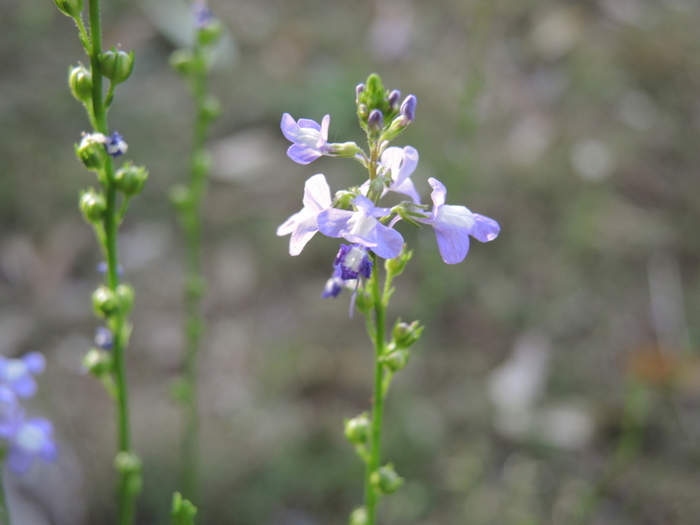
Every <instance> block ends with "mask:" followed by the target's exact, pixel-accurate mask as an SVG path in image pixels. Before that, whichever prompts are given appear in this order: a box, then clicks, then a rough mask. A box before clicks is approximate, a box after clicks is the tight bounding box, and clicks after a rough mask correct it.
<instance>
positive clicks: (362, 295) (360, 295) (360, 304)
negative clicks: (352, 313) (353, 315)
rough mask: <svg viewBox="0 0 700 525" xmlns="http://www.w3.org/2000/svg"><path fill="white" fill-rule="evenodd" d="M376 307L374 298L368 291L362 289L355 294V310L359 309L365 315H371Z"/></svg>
mask: <svg viewBox="0 0 700 525" xmlns="http://www.w3.org/2000/svg"><path fill="white" fill-rule="evenodd" d="M373 307H374V301H373V300H372V296H371V295H370V293H369V292H368V291H367V290H364V289H362V288H360V289H359V290H357V292H356V293H355V308H357V309H358V311H360V312H361V313H363V314H364V315H369V313H370V312H371V311H372V308H373Z"/></svg>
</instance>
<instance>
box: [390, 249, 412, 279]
mask: <svg viewBox="0 0 700 525" xmlns="http://www.w3.org/2000/svg"><path fill="white" fill-rule="evenodd" d="M411 257H413V250H407V249H406V245H405V244H404V246H403V249H402V250H401V253H399V255H398V256H397V257H394V258H393V259H387V260H386V261H385V262H384V268H385V269H386V271H387V272H389V273H391V274H392V275H393V276H397V275H401V274H402V273H403V271H404V269H405V268H406V265H407V264H408V261H410V260H411Z"/></svg>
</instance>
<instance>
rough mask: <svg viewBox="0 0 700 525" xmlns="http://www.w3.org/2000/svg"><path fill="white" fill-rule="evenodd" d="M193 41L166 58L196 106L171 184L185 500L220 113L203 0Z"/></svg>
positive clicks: (216, 31)
mask: <svg viewBox="0 0 700 525" xmlns="http://www.w3.org/2000/svg"><path fill="white" fill-rule="evenodd" d="M192 17H193V25H194V28H195V42H194V46H193V48H192V49H179V50H177V51H175V52H174V53H173V54H172V56H171V59H170V62H171V64H172V66H173V68H174V69H175V70H176V71H177V72H178V73H180V74H181V75H182V77H183V78H184V80H185V82H186V83H187V85H188V87H189V89H190V92H191V94H192V98H193V99H194V103H195V107H196V118H195V122H194V136H193V139H192V153H191V159H190V176H189V182H188V184H187V185H184V184H178V185H176V186H174V187H173V188H172V189H171V192H170V197H171V201H172V202H173V204H174V205H175V207H176V209H177V212H178V215H179V219H180V223H181V225H182V229H183V232H184V236H185V247H186V261H185V266H186V268H185V273H186V275H185V310H186V316H187V319H186V321H185V340H186V346H185V355H184V365H183V373H182V377H181V378H180V380H179V381H178V382H177V384H176V388H175V389H174V394H175V397H176V398H177V399H178V400H179V401H181V403H182V405H183V408H184V417H185V423H184V437H183V442H182V456H181V461H182V492H183V493H184V495H185V496H187V497H189V498H190V499H191V500H194V499H195V498H196V487H197V478H198V475H197V471H198V462H197V458H198V450H197V448H198V447H197V443H198V432H199V416H198V409H197V356H198V354H199V346H200V340H201V337H202V333H203V331H204V319H203V317H202V312H201V300H202V297H203V295H204V292H205V283H204V277H203V276H202V270H201V255H200V251H201V237H202V223H201V215H202V202H203V199H204V194H205V191H206V188H207V176H208V173H209V166H210V160H209V156H208V153H207V150H206V148H205V143H206V139H207V135H208V132H209V129H210V126H211V124H212V123H213V122H214V120H216V118H217V117H218V116H219V114H220V113H221V107H220V104H219V102H218V100H216V98H214V97H213V96H212V95H211V94H209V92H208V76H209V71H210V69H211V63H212V53H213V51H214V49H215V46H216V44H217V43H218V41H219V39H220V37H221V32H222V25H221V22H220V21H219V20H218V19H217V18H216V17H215V16H214V14H213V13H212V12H211V10H210V9H209V7H208V6H207V4H206V2H204V1H202V0H197V1H195V2H194V3H193V4H192Z"/></svg>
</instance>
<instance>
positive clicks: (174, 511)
mask: <svg viewBox="0 0 700 525" xmlns="http://www.w3.org/2000/svg"><path fill="white" fill-rule="evenodd" d="M196 515H197V507H195V506H194V505H193V504H192V502H191V501H189V500H186V499H184V498H183V497H182V494H180V493H179V492H175V493H174V494H173V506H172V508H171V510H170V517H171V518H172V520H173V523H177V524H183V525H184V524H186V523H194V518H195V516H196Z"/></svg>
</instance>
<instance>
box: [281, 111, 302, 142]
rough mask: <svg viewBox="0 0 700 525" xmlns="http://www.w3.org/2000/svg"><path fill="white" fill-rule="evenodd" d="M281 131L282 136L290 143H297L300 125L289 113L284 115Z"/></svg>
mask: <svg viewBox="0 0 700 525" xmlns="http://www.w3.org/2000/svg"><path fill="white" fill-rule="evenodd" d="M280 129H281V130H282V134H283V135H284V137H285V138H286V139H287V140H288V141H290V142H296V138H297V136H298V135H299V132H300V130H299V125H298V124H297V123H296V121H295V120H294V118H292V116H291V115H290V114H289V113H285V114H284V115H282V122H281V123H280Z"/></svg>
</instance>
